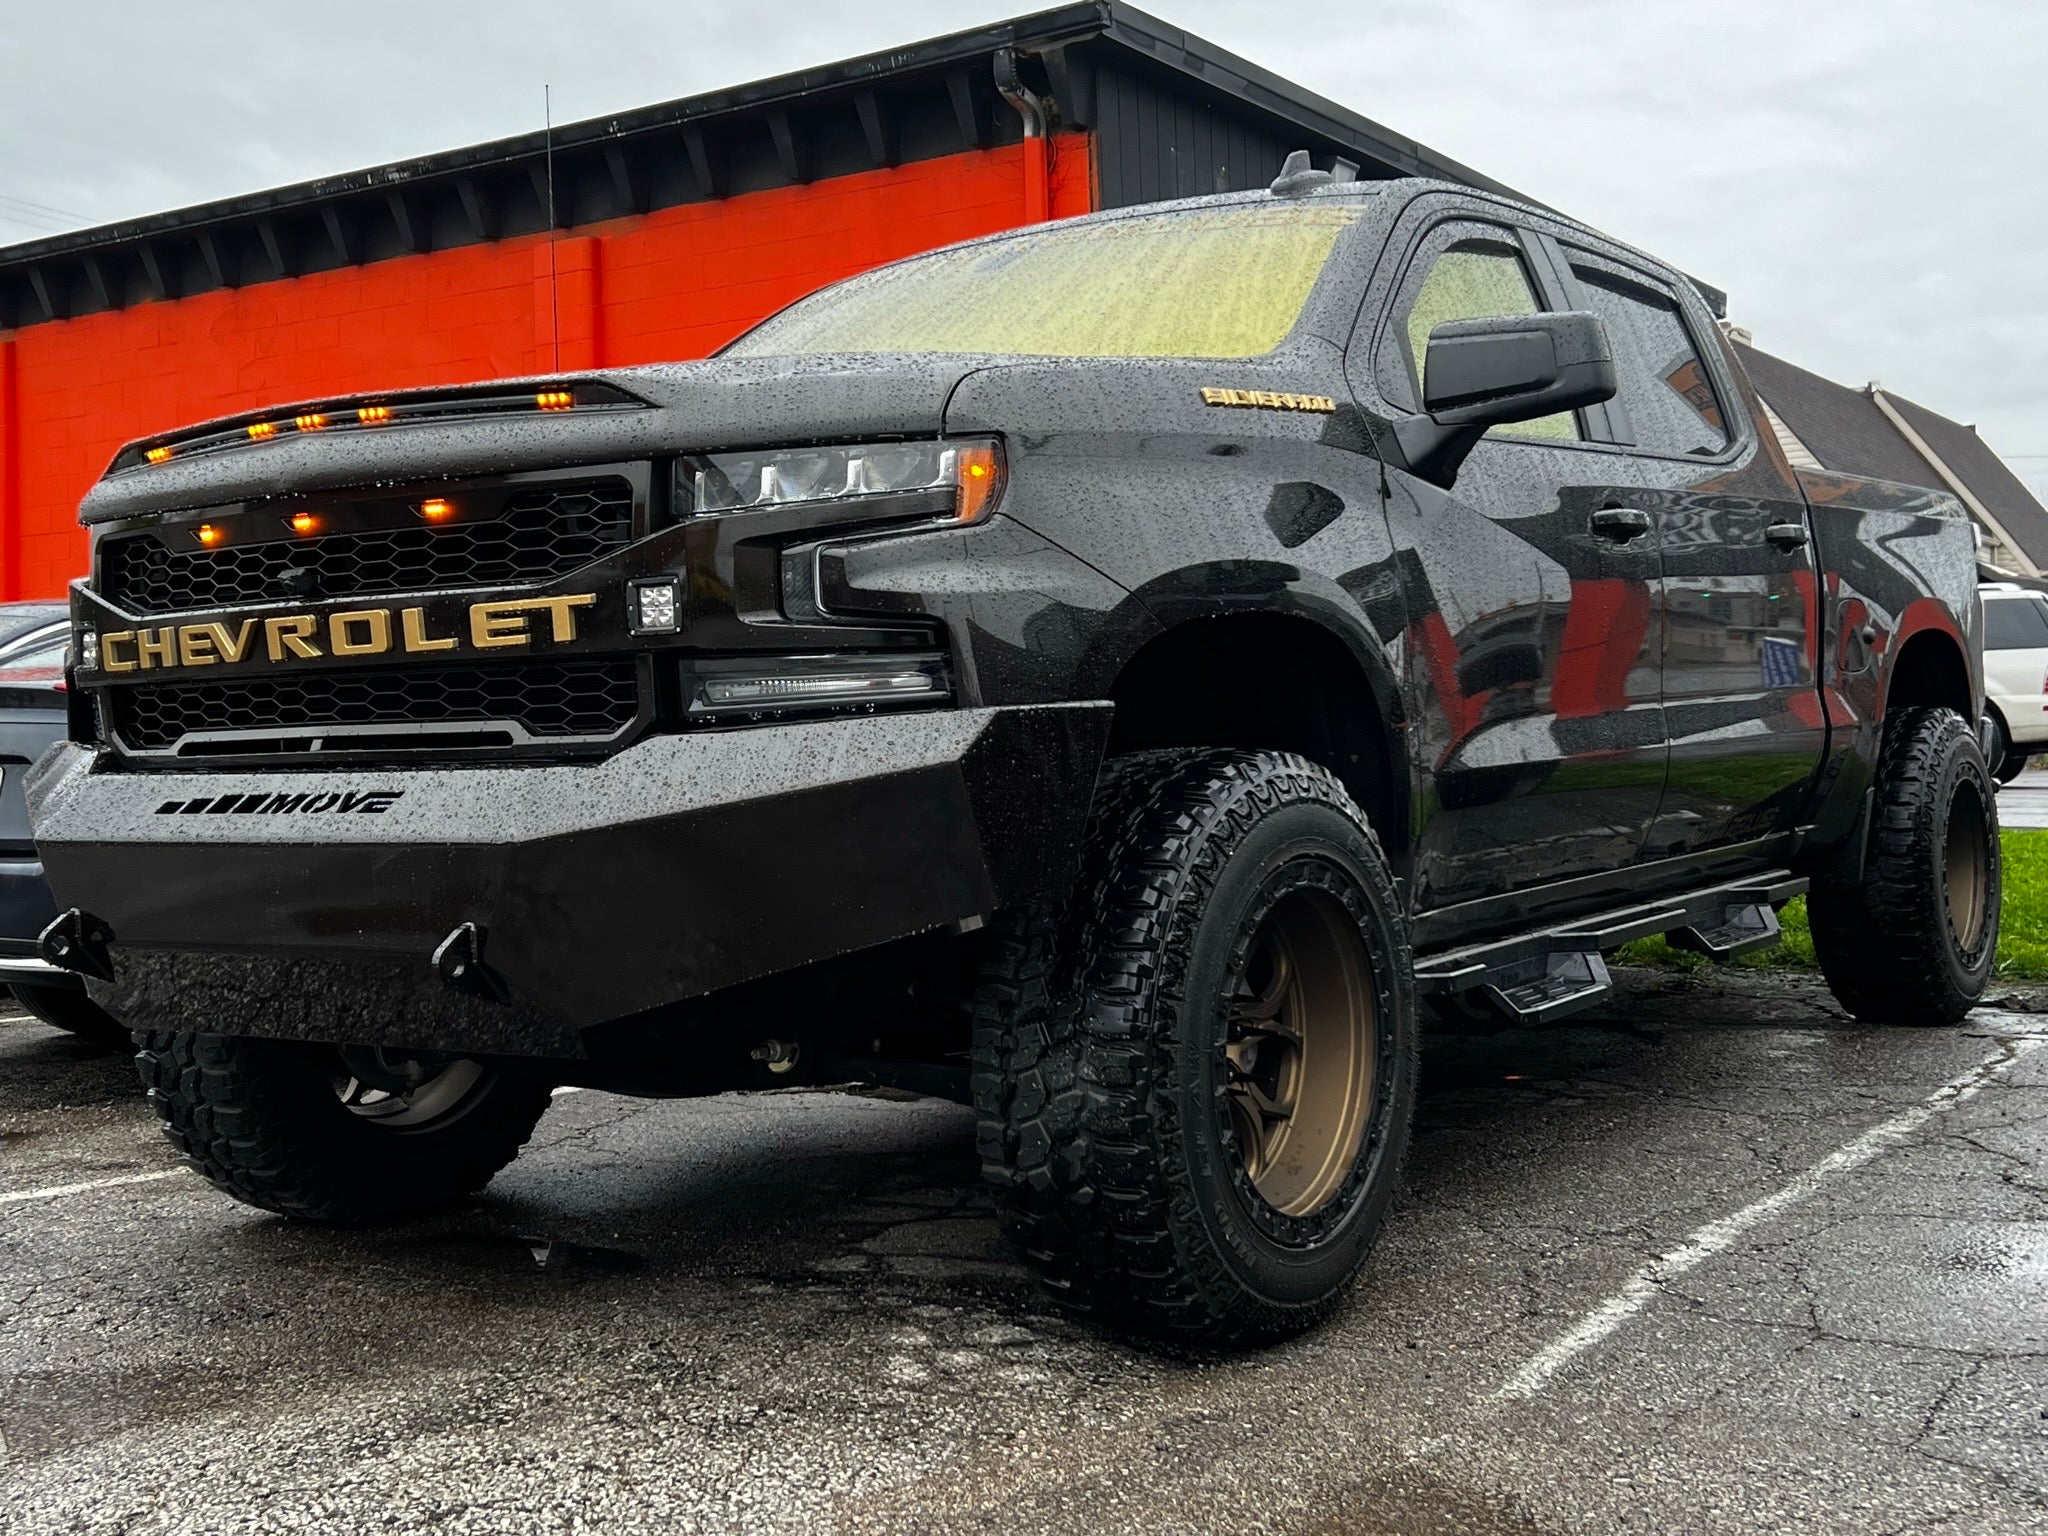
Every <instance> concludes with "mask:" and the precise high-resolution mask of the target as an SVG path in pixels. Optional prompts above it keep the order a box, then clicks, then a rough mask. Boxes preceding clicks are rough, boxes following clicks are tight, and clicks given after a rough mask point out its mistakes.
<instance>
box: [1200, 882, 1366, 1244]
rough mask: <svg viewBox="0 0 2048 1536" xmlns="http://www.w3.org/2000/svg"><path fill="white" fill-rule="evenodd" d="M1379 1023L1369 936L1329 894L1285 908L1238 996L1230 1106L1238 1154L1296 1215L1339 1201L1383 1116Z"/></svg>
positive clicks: (1279, 908)
mask: <svg viewBox="0 0 2048 1536" xmlns="http://www.w3.org/2000/svg"><path fill="white" fill-rule="evenodd" d="M1377 1022H1378V1021H1377V1018H1376V1015H1375V1011H1374V1006H1373V989H1372V966H1371V961H1370V958H1369V956H1368V955H1367V952H1366V947H1365V940H1364V937H1363V936H1362V935H1361V934H1360V933H1359V931H1358V927H1357V924H1356V923H1355V922H1353V921H1352V918H1351V915H1350V913H1348V912H1347V911H1346V910H1345V909H1344V906H1343V904H1342V903H1340V902H1338V901H1337V900H1335V899H1334V898H1333V897H1331V896H1329V895H1328V894H1327V893H1324V892H1320V891H1294V892H1291V893H1289V894H1288V895H1286V896H1283V897H1282V898H1281V899H1280V900H1279V901H1278V902H1276V903H1275V904H1274V906H1273V908H1272V910H1271V911H1269V912H1268V913H1267V914H1266V916H1265V919H1264V920H1263V921H1262V922H1261V923H1260V925H1259V930H1258V932H1257V934H1256V935H1254V937H1253V939H1252V944H1251V948H1250V950H1249V952H1248V954H1247V956H1246V959H1245V966H1244V971H1243V973H1242V975H1241V976H1240V977H1239V979H1238V983H1237V986H1236V989H1235V990H1234V992H1233V994H1232V996H1231V999H1230V1022H1229V1032H1228V1038H1227V1040H1226V1042H1225V1044H1224V1048H1223V1056H1224V1069H1225V1072H1226V1074H1227V1083H1226V1097H1227V1099H1228V1102H1229V1106H1230V1121H1231V1128H1232V1130H1233V1132H1234V1134H1235V1136H1236V1140H1237V1151H1238V1156H1239V1158H1240V1159H1241V1160H1242V1162H1243V1164H1244V1171H1245V1175H1246V1177H1247V1178H1248V1179H1249V1180H1250V1181H1251V1186H1252V1188H1253V1189H1254V1190H1256V1191H1257V1192H1258V1194H1259V1197H1260V1198H1261V1199H1262V1200H1264V1201H1265V1202H1266V1203H1267V1204H1268V1205H1270V1206H1272V1207H1273V1208H1274V1209H1275V1210H1276V1211H1279V1212H1280V1213H1281V1214H1282V1215H1284V1216H1306V1215H1309V1214H1310V1213H1311V1212H1314V1211H1317V1210H1320V1209H1321V1208H1322V1207H1323V1206H1325V1205H1327V1204H1329V1203H1330V1201H1331V1200H1333V1199H1335V1198H1336V1196H1337V1193H1338V1191H1339V1190H1340V1189H1342V1188H1343V1186H1344V1182H1345V1180H1346V1179H1347V1178H1348V1177H1349V1175H1350V1173H1351V1169H1352V1165H1353V1164H1354V1163H1356V1162H1357V1160H1358V1149H1359V1147H1360V1146H1361V1145H1362V1144H1363V1142H1364V1140H1365V1131H1366V1126H1367V1123H1368V1122H1369V1121H1370V1120H1371V1118H1372V1099H1373V1088H1374V1080H1375V1077H1376V1075H1377V1060H1376V1053H1375V1045H1376V1041H1377V1038H1378V1029H1377Z"/></svg>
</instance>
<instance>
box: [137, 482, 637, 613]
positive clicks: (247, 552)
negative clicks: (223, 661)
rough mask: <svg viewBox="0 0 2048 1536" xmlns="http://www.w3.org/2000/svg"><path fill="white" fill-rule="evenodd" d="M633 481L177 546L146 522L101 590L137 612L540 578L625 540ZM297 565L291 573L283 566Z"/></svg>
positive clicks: (630, 528) (538, 491) (579, 484)
mask: <svg viewBox="0 0 2048 1536" xmlns="http://www.w3.org/2000/svg"><path fill="white" fill-rule="evenodd" d="M632 536H633V488H632V486H631V485H630V484H629V483H628V482H626V481H625V480H622V479H616V478H610V479H603V480H586V481H581V482H577V483H565V484H562V485H550V486H545V487H537V488H535V489H533V490H531V491H522V492H520V493H519V494H518V495H516V496H514V497H512V498H511V499H510V500H509V501H507V502H506V503H505V505H504V508H503V510H502V511H500V512H499V514H498V515H497V516H496V517H494V518H492V519H491V520H490V521H488V522H478V523H460V524H454V525H450V526H447V527H441V528H430V527H428V526H426V525H425V524H421V525H419V526H418V527H408V528H387V529H382V530H379V531H376V532H367V533H332V534H327V535H325V536H324V537H320V538H312V539H304V540H293V541H291V542H289V543H276V544H243V545H238V546H230V547H229V548H226V549H219V550H173V549H169V548H166V547H165V546H164V545H163V544H162V543H160V542H158V540H157V539H156V538H154V537H153V536H151V535H148V534H139V535H130V536H128V537H126V538H119V539H109V540H108V541H107V542H106V544H105V546H104V547H103V548H102V551H101V555H100V590H101V591H102V592H104V593H105V594H106V595H107V597H108V598H109V599H110V600H111V601H112V602H114V603H116V604H118V605H119V606H121V607H123V608H125V609H127V610H128V611H129V612H131V613H175V612H179V611H181V610H184V609H190V608H230V607H235V606H238V605H240V604H244V603H268V602H277V601H280V600H283V599H286V598H290V597H295V596H306V595H317V596H320V597H349V596H352V595H354V594H356V593H376V592H407V591H419V590H423V589H426V588H436V587H488V586H506V585H510V584H513V583H517V582H528V581H545V580H548V579H550V578H552V577H555V576H561V575H565V574H566V573H568V572H570V571H573V570H575V569H576V568H577V567H578V566H580V565H585V564H587V563H589V562H590V561H592V560H595V559H598V558H599V557H600V556H603V555H606V554H609V553H610V552H611V551H612V550H614V549H617V548H619V547H620V546H621V545H624V544H626V543H627V542H629V541H630V540H631V538H632ZM309 570H310V572H311V575H310V577H309V576H306V575H301V574H294V575H293V576H292V577H291V578H290V581H291V582H292V583H294V585H288V584H287V576H286V573H287V572H294V573H299V572H306V571H309Z"/></svg>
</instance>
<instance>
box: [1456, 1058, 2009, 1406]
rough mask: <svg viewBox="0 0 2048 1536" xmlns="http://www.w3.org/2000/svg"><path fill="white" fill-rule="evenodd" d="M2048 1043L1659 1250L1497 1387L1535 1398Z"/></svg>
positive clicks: (1974, 1071) (1509, 1394)
mask: <svg viewBox="0 0 2048 1536" xmlns="http://www.w3.org/2000/svg"><path fill="white" fill-rule="evenodd" d="M2043 1043H2048V1036H2042V1035H2026V1036H2022V1037H2020V1038H2018V1039H2008V1040H2006V1041H2005V1042H2003V1043H2002V1045H2001V1047H2000V1049H1999V1052H1998V1054H1997V1055H1995V1056H1992V1057H1990V1058H1988V1059H1987V1060H1984V1061H1981V1062H1979V1063H1978V1064H1977V1065H1976V1066H1974V1067H1972V1068H1971V1069H1970V1070H1969V1071H1967V1072H1965V1073H1964V1074H1963V1075H1962V1076H1960V1077H1956V1078H1951V1079H1950V1080H1949V1081H1948V1082H1946V1083H1944V1084H1942V1085H1941V1087H1939V1088H1937V1089H1936V1090H1935V1091H1934V1092H1933V1093H1931V1094H1929V1095H1928V1096H1927V1097H1926V1098H1924V1099H1922V1100H1921V1101H1920V1102H1919V1103H1918V1104H1915V1105H1914V1106H1913V1107H1912V1108H1911V1109H1907V1110H1902V1111H1901V1112H1900V1113H1898V1114H1896V1115H1894V1116H1892V1118H1891V1119H1889V1120H1887V1121H1885V1122H1884V1123H1883V1124H1881V1125H1875V1126H1872V1127H1871V1128H1870V1129H1869V1130H1867V1131H1865V1132H1864V1133H1863V1134H1862V1135H1861V1136H1858V1137H1857V1138H1856V1139H1855V1140H1854V1141H1851V1142H1847V1143H1845V1144H1844V1145H1842V1146H1841V1147H1838V1148H1837V1149H1836V1150H1835V1151H1833V1152H1830V1153H1829V1154H1828V1155H1827V1156H1826V1157H1824V1158H1822V1159H1821V1160H1820V1161H1819V1162H1817V1163H1815V1164H1814V1165H1813V1166H1812V1167H1811V1168H1809V1169H1807V1170H1806V1172H1804V1173H1802V1174H1800V1175H1799V1176H1798V1177H1797V1178H1795V1179H1793V1180H1792V1181H1791V1182H1790V1183H1789V1184H1787V1185H1785V1187H1784V1188H1782V1189H1780V1190H1778V1191H1777V1192H1776V1193H1775V1194H1770V1195H1766V1196H1765V1197H1764V1198H1763V1199H1761V1200H1759V1201H1757V1202H1756V1203H1755V1204H1754V1205H1746V1206H1744V1207H1743V1208H1742V1209H1741V1210H1739V1211H1737V1212H1736V1213H1735V1214H1734V1215H1732V1216H1723V1217H1722V1218H1721V1219H1720V1220H1719V1221H1713V1222H1709V1223H1707V1225H1705V1226H1704V1227H1701V1228H1700V1229H1699V1230H1698V1231H1696V1232H1694V1233H1693V1234H1692V1235H1691V1236H1690V1237H1688V1238H1686V1240H1685V1241H1684V1242H1682V1243H1680V1244H1679V1245H1678V1246H1677V1247H1676V1248H1673V1249H1671V1250H1670V1251H1669V1252H1668V1253H1663V1254H1660V1255H1658V1256H1657V1257H1656V1258H1654V1259H1652V1260H1651V1261H1650V1262H1649V1263H1648V1264H1645V1265H1644V1266H1643V1267H1642V1268H1641V1269H1639V1270H1637V1271H1636V1272H1635V1273H1634V1274H1633V1275H1631V1276H1630V1277H1629V1279H1628V1282H1627V1283H1626V1284H1625V1285H1623V1286H1622V1288H1621V1289H1620V1290H1618V1291H1616V1292H1615V1293H1614V1294H1613V1295H1612V1296H1610V1297H1609V1298H1608V1299H1607V1300H1605V1301H1603V1302H1601V1303H1600V1305H1599V1306H1597V1307H1595V1308H1594V1309H1593V1310H1592V1311H1590V1312H1588V1313H1587V1314H1586V1315H1585V1316H1584V1317H1582V1318H1580V1319H1579V1321H1578V1322H1577V1323H1576V1324H1574V1325H1573V1326H1572V1328H1571V1329H1570V1330H1569V1331H1567V1332H1565V1333H1563V1334H1560V1335H1559V1336H1558V1337H1557V1339H1555V1340H1554V1341H1553V1342H1551V1343H1550V1344H1547V1345H1545V1346H1544V1347H1543V1348H1542V1349H1541V1350H1539V1351H1538V1352H1537V1353H1536V1354H1535V1355H1534V1356H1533V1357H1532V1358H1531V1359H1530V1360H1529V1362H1528V1363H1527V1364H1526V1365H1524V1366H1523V1367H1522V1368H1521V1369H1520V1370H1519V1371H1517V1372H1515V1374H1514V1375H1513V1376H1511V1377H1509V1378H1508V1381H1507V1383H1506V1385H1504V1386H1502V1387H1501V1388H1500V1390H1499V1391H1497V1392H1496V1393H1494V1397H1495V1398H1496V1399H1497V1400H1498V1399H1512V1398H1530V1397H1534V1396H1535V1395H1536V1394H1537V1393H1538V1392H1541V1391H1542V1390H1543V1389H1544V1388H1545V1387H1546V1386H1548V1385H1549V1384H1550V1381H1551V1379H1552V1378H1553V1377H1555V1376H1556V1375H1557V1373H1558V1372H1559V1371H1562V1370H1563V1369H1564V1368H1565V1367H1566V1366H1568V1365H1570V1364H1571V1363H1572V1361H1574V1360H1576V1359H1577V1358H1578V1357H1579V1356H1580V1355H1582V1354H1584V1353H1585V1352H1586V1351H1587V1350H1589V1349H1591V1348H1592V1347H1593V1346H1594V1345H1596V1344H1598V1343H1599V1342H1600V1341H1601V1340H1603V1339H1605V1338H1606V1337H1607V1336H1608V1335H1609V1334H1611V1333H1613V1332H1614V1331H1615V1329H1617V1328H1619V1327H1620V1326H1621V1325H1622V1324H1623V1323H1625V1322H1627V1321H1628V1320H1629V1319H1630V1318H1631V1317H1633V1316H1635V1314H1636V1313H1638V1312H1640V1311H1641V1310H1642V1309H1643V1308H1644V1307H1646V1306H1648V1305H1649V1304H1650V1302H1652V1301H1654V1300H1655V1299H1656V1298H1657V1296H1658V1294H1659V1293H1660V1292H1661V1291H1662V1290H1663V1288H1664V1285H1665V1282H1667V1281H1669V1280H1674V1279H1676V1278H1677V1277H1678V1276H1680V1275H1682V1274H1684V1273H1686V1271H1688V1270H1690V1269H1693V1268H1695V1267H1696V1266H1698V1265H1699V1264H1701V1263H1703V1262H1704V1261H1706V1260H1707V1259H1710V1258H1712V1257H1714V1255H1715V1254H1718V1253H1725V1252H1727V1250H1728V1249H1729V1248H1731V1247H1733V1246H1734V1244H1735V1241H1736V1239H1738V1238H1739V1237H1741V1236H1742V1234H1743V1233H1745V1232H1747V1231H1749V1229H1750V1228H1752V1227H1754V1226H1756V1225H1757V1224H1758V1223H1759V1222H1764V1221H1768V1220H1770V1218H1771V1217H1773V1216H1776V1215H1777V1214H1778V1213H1779V1212H1780V1211H1783V1210H1785V1209H1786V1208H1787V1207H1788V1206H1792V1205H1796V1204H1797V1203H1798V1202H1800V1201H1801V1200H1804V1199H1805V1198H1806V1197H1807V1196H1808V1195H1811V1194H1813V1193H1814V1192H1815V1191H1816V1190H1818V1189H1819V1188H1820V1187H1821V1185H1823V1184H1825V1183H1826V1182H1827V1181H1828V1180H1829V1179H1832V1178H1834V1177H1835V1176H1836V1175H1838V1174H1843V1173H1847V1172H1849V1171H1850V1170H1851V1169H1853V1168H1860V1167H1861V1166H1862V1165H1863V1164H1865V1163H1867V1162H1869V1161H1870V1160H1871V1159H1872V1158H1874V1157H1876V1156H1877V1155H1878V1153H1880V1152H1882V1151H1884V1150H1885V1149H1886V1148H1887V1147H1890V1146H1892V1145H1894V1144H1895V1143H1897V1142H1899V1141H1902V1140H1904V1139H1905V1138H1906V1137H1908V1136H1910V1135H1912V1134H1913V1132H1915V1131H1917V1130H1918V1129H1920V1127H1921V1126H1923V1125H1925V1124H1926V1123H1927V1122H1928V1121H1930V1120H1932V1119H1933V1118H1934V1117H1935V1116H1936V1115H1939V1114H1942V1113H1944V1112H1946V1111H1948V1110H1951V1109H1954V1108H1955V1107H1956V1106H1957V1105H1958V1104H1964V1103H1967V1102H1969V1100H1971V1099H1973V1098H1975V1097H1976V1096H1977V1095H1978V1094H1979V1093H1980V1092H1982V1091H1983V1089H1984V1088H1985V1087H1986V1086H1987V1085H1989V1084H1990V1083H1991V1082H1992V1081H1993V1080H1994V1079H1996V1078H1998V1077H2000V1076H2002V1075H2004V1074H2005V1073H2006V1072H2008V1071H2010V1070H2011V1069H2012V1067H2013V1065H2014V1064H2015V1063H2016V1062H2018V1061H2019V1059H2020V1058H2021V1057H2022V1056H2024V1055H2026V1054H2027V1052H2029V1051H2031V1050H2033V1049H2034V1048H2035V1047H2036V1046H2038V1045H2041V1044H2043Z"/></svg>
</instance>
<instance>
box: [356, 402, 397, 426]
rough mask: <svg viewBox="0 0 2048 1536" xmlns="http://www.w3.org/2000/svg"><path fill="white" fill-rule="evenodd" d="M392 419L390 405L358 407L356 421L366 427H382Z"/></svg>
mask: <svg viewBox="0 0 2048 1536" xmlns="http://www.w3.org/2000/svg"><path fill="white" fill-rule="evenodd" d="M390 419H391V407H390V406H388V405H361V406H357V407H356V420H357V422H359V423H360V424H361V425H363V426H366V427H381V426H382V425H383V424H384V423H385V422H387V421H389V420H390Z"/></svg>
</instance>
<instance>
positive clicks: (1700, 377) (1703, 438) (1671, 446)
mask: <svg viewBox="0 0 2048 1536" xmlns="http://www.w3.org/2000/svg"><path fill="white" fill-rule="evenodd" d="M1572 271H1573V272H1574V273H1576V274H1577V276H1578V279H1579V284H1580V286H1581V287H1582V288H1584V289H1585V292H1586V302H1587V304H1588V305H1590V306H1591V307H1592V310H1593V313H1594V314H1596V315H1598V316H1599V317H1600V318H1601V320H1603V321H1604V322H1606V325H1607V343H1608V345H1609V346H1610V347H1612V348H1613V349H1614V371H1615V374H1616V382H1617V384H1618V385H1619V389H1618V391H1617V392H1618V394H1619V395H1620V398H1621V404H1622V407H1623V409H1624V410H1626V412H1627V413H1628V420H1629V423H1630V425H1631V426H1632V428H1633V429H1634V433H1635V446H1636V447H1638V448H1640V449H1642V450H1643V451H1644V452H1646V453H1668V454H1673V455H1711V454H1716V453H1719V452H1720V451H1721V450H1722V449H1723V448H1726V447H1727V446H1728V422H1727V418H1726V417H1725V416H1723V415H1722V413H1721V403H1720V401H1719V400H1718V399H1717V398H1716V397H1715V394H1714V385H1713V382H1712V379H1711V378H1710V377H1709V375H1708V373H1707V368H1706V364H1705V363H1703V362H1701V361H1700V354H1699V349H1698V348H1697V347H1695V346H1694V345H1693V342H1692V336H1691V334H1690V333H1689V332H1688V331H1687V330H1686V326H1685V316H1684V315H1683V314H1682V313H1681V312H1680V310H1679V308H1678V305H1677V303H1676V301H1674V300H1673V299H1672V298H1671V296H1670V295H1669V294H1666V293H1660V292H1659V291H1658V290H1657V289H1655V288H1652V287H1650V286H1648V285H1647V284H1644V283H1640V282H1636V281H1633V280H1632V279H1630V278H1628V277H1625V276H1623V275H1622V274H1621V273H1620V272H1619V271H1617V270H1615V269H1612V268H1610V267H1608V266H1607V264H1606V263H1604V262H1596V261H1595V260H1594V259H1593V258H1591V257H1589V256H1586V255H1585V254H1584V253H1582V252H1578V251H1574V252H1573V253H1572Z"/></svg>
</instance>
